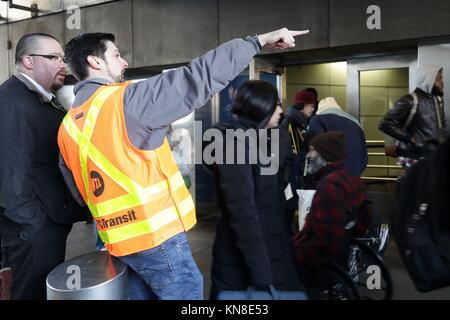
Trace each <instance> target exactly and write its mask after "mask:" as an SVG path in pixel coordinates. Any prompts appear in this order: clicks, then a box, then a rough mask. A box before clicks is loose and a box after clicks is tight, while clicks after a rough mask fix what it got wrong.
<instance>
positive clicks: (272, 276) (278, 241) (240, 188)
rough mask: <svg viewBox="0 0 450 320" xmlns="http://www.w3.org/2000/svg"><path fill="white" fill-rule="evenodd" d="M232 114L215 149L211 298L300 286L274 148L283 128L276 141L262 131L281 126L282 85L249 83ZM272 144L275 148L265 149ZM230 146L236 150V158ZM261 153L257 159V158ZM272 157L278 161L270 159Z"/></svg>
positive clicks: (220, 127) (238, 94)
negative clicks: (223, 293) (216, 214)
mask: <svg viewBox="0 0 450 320" xmlns="http://www.w3.org/2000/svg"><path fill="white" fill-rule="evenodd" d="M232 112H233V113H234V114H236V115H237V119H236V120H234V121H232V122H231V123H222V124H219V125H218V126H216V128H217V129H219V130H220V132H221V136H220V137H221V138H222V139H223V141H224V143H223V147H222V149H219V150H217V149H218V148H216V149H215V154H214V157H215V159H216V160H215V161H214V163H212V164H210V165H209V169H211V170H212V172H213V174H214V180H215V188H216V193H217V199H218V205H219V208H220V209H221V212H222V214H221V216H220V218H219V221H218V224H217V232H216V238H215V241H214V246H213V263H212V274H211V277H212V288H211V298H212V299H214V298H215V296H216V294H217V292H219V291H222V290H246V289H247V288H248V287H253V288H255V289H259V290H261V289H263V290H264V289H267V288H268V286H269V285H273V286H274V287H275V289H278V290H286V291H289V290H290V291H295V290H300V289H301V287H300V284H299V281H298V278H297V275H296V271H295V264H294V258H293V257H294V256H293V248H292V241H291V238H290V234H289V229H288V225H289V224H288V222H287V215H286V211H285V202H286V198H285V194H284V183H283V181H282V180H283V179H282V177H281V174H280V170H278V159H277V158H279V157H278V150H279V148H277V147H273V146H274V143H275V142H276V143H278V141H277V140H275V139H277V137H278V135H277V133H278V132H274V131H275V130H278V129H274V130H270V133H269V135H271V136H272V138H273V139H274V140H273V141H271V140H270V138H269V139H268V141H267V139H264V137H261V136H260V135H259V134H260V133H262V132H264V131H265V130H261V129H270V128H274V127H276V126H277V125H278V122H279V119H280V116H281V112H282V110H281V107H280V104H279V100H278V93H277V90H276V88H275V87H274V86H273V85H271V84H270V83H268V82H264V81H248V82H246V83H244V84H243V85H242V86H241V87H240V89H239V91H238V93H237V96H236V98H235V100H234V102H233V106H232ZM227 129H228V130H227ZM229 129H231V130H233V131H231V130H229ZM239 129H242V131H240V130H239ZM236 130H237V131H236ZM230 132H234V133H235V134H234V136H233V135H231V134H230ZM239 132H240V134H239ZM243 133H245V134H246V135H245V136H243V135H242V134H243ZM252 134H253V136H252ZM249 137H250V138H249ZM267 145H269V146H272V149H273V150H270V148H264V146H267ZM206 148H209V149H206ZM206 148H205V150H204V151H208V150H211V149H212V148H211V145H210V146H209V147H206ZM227 149H228V150H227ZM225 150H227V151H228V155H227V156H228V161H227V157H226V156H224V154H225ZM230 150H234V157H231V160H233V158H234V162H233V161H230V157H229V156H230ZM255 151H256V152H255ZM206 153H207V152H204V155H206ZM255 154H258V155H259V156H258V157H257V159H255V157H252V155H255ZM270 155H272V157H270ZM222 156H223V157H222ZM244 156H245V158H244ZM267 156H269V158H270V160H271V161H274V162H270V163H268V161H267V160H268V159H269V158H267ZM217 159H222V160H223V161H220V160H217ZM243 159H245V161H242V160H243ZM238 160H240V161H238ZM252 160H254V161H252ZM255 160H256V161H255ZM205 162H207V161H205ZM230 162H232V163H230ZM210 163H211V162H210ZM263 163H264V164H263ZM274 166H276V169H275V170H273V168H274Z"/></svg>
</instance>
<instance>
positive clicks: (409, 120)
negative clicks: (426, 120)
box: [403, 91, 419, 130]
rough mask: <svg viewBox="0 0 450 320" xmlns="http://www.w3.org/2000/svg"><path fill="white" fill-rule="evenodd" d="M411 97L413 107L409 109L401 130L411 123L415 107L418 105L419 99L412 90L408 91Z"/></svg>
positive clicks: (415, 110)
mask: <svg viewBox="0 0 450 320" xmlns="http://www.w3.org/2000/svg"><path fill="white" fill-rule="evenodd" d="M410 95H411V97H412V98H413V107H412V108H411V111H410V112H409V115H408V118H407V119H406V121H405V125H404V126H403V130H406V128H408V126H409V125H410V124H411V121H412V119H413V118H414V115H415V114H416V112H417V107H418V105H419V99H418V98H417V94H416V93H415V92H414V91H413V92H411V93H410Z"/></svg>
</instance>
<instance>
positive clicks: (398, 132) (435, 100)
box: [378, 65, 447, 167]
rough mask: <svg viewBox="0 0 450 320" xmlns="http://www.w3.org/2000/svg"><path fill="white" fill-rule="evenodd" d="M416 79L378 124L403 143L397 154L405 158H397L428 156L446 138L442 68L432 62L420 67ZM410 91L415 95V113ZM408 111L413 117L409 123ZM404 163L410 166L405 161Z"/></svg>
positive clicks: (412, 159) (385, 131)
mask: <svg viewBox="0 0 450 320" xmlns="http://www.w3.org/2000/svg"><path fill="white" fill-rule="evenodd" d="M416 83H417V84H416V85H417V87H416V89H415V90H414V91H413V92H412V94H407V95H405V96H403V97H401V98H400V99H399V100H398V101H397V102H396V103H395V105H394V108H392V109H391V110H389V111H388V113H387V114H386V115H385V116H384V118H383V119H382V120H381V121H380V123H379V125H378V128H379V129H380V131H382V132H384V133H385V134H387V135H389V136H391V137H393V138H395V139H397V140H399V141H400V142H403V143H404V146H402V147H401V148H400V149H398V152H397V155H398V156H402V155H404V157H405V158H401V159H400V160H402V159H403V160H404V161H403V162H406V163H410V164H411V163H412V162H415V160H417V159H420V158H423V157H425V156H427V155H428V154H429V153H431V151H433V150H434V149H436V147H437V146H438V145H439V144H440V143H443V142H444V141H445V140H446V138H447V132H446V131H447V130H446V122H445V113H444V103H443V99H442V96H443V92H444V81H443V78H442V68H441V67H439V66H435V65H423V66H421V67H419V68H418V69H417V79H416ZM413 95H415V96H416V97H417V108H416V111H415V113H414V109H415V108H414V97H413ZM411 112H413V113H412V114H411ZM410 114H411V116H412V118H411V120H410V121H409V123H408V121H407V119H408V118H409V117H410ZM407 123H408V125H405V124H407ZM400 162H401V163H402V165H403V162H402V161H400ZM404 166H405V167H409V165H408V164H406V165H404Z"/></svg>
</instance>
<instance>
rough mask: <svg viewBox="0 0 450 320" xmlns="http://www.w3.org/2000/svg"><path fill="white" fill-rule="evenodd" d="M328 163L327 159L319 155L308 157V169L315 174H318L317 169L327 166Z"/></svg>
mask: <svg viewBox="0 0 450 320" xmlns="http://www.w3.org/2000/svg"><path fill="white" fill-rule="evenodd" d="M327 164H328V162H327V160H325V159H324V158H322V157H321V156H319V155H318V156H317V157H314V158H308V167H307V169H306V170H307V172H308V174H310V175H313V174H316V173H317V171H319V170H320V169H322V168H323V167H325V166H326V165H327Z"/></svg>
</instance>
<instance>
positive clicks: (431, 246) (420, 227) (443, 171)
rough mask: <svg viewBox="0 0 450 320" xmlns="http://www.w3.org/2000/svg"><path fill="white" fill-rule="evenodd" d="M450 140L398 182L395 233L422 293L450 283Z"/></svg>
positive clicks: (412, 277) (394, 216) (411, 273)
mask: <svg viewBox="0 0 450 320" xmlns="http://www.w3.org/2000/svg"><path fill="white" fill-rule="evenodd" d="M449 185H450V140H447V142H445V143H444V144H442V145H441V146H439V147H438V148H437V149H436V150H435V151H434V152H433V153H432V154H431V155H430V156H428V157H427V158H425V159H423V160H420V161H419V162H417V163H416V164H415V165H414V166H412V167H411V168H410V169H409V171H408V173H407V175H406V176H405V177H404V178H402V179H401V180H400V181H399V184H398V188H397V200H398V201H397V210H396V212H395V213H394V215H393V217H392V223H393V228H392V231H393V234H394V237H395V240H396V242H397V245H398V248H399V251H400V255H401V257H402V260H403V262H404V264H405V266H406V269H407V271H408V273H409V275H410V277H411V279H412V280H413V282H414V285H415V286H416V289H417V290H418V291H420V292H428V291H431V290H436V289H439V288H443V287H447V286H450V208H449V202H450V201H449V198H450V188H449Z"/></svg>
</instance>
